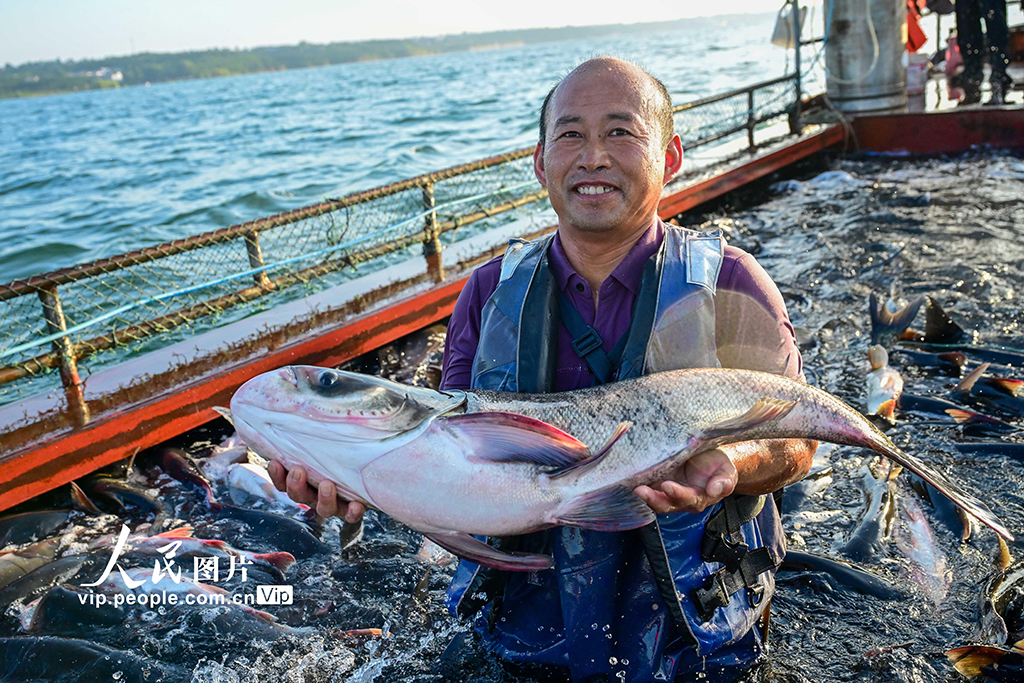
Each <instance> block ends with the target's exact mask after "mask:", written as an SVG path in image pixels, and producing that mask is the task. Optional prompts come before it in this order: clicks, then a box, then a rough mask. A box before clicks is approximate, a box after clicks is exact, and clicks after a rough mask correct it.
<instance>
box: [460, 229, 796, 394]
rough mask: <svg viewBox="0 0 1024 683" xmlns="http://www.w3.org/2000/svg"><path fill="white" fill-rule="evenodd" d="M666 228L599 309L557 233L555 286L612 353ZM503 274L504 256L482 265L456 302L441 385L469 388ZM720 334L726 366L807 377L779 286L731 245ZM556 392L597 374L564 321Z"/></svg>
mask: <svg viewBox="0 0 1024 683" xmlns="http://www.w3.org/2000/svg"><path fill="white" fill-rule="evenodd" d="M664 238H665V227H664V225H663V224H662V222H661V221H660V220H657V221H655V222H654V224H653V225H652V226H651V227H650V228H648V230H647V231H646V232H644V234H643V235H641V236H640V239H639V240H637V242H636V244H635V245H633V248H632V249H631V250H630V252H629V253H628V254H627V255H626V257H625V258H624V259H622V262H621V263H619V265H618V266H616V267H615V270H613V271H612V274H611V275H610V276H608V278H607V279H606V280H605V281H604V282H603V283H602V284H601V288H600V290H599V292H598V295H599V296H598V303H597V309H596V310H595V308H594V297H593V295H592V291H591V288H590V285H589V284H588V283H587V281H586V280H584V279H583V278H582V277H581V276H580V275H579V273H577V272H576V271H575V270H574V269H573V267H572V265H570V263H569V259H568V257H567V256H566V255H565V250H564V249H563V248H562V242H561V239H560V238H559V236H558V235H557V234H556V235H555V239H554V241H553V242H552V244H551V249H550V251H549V254H548V265H549V267H550V269H551V273H552V276H553V277H554V280H555V285H556V286H557V287H558V288H559V290H561V292H562V293H563V294H564V295H565V296H566V297H567V298H568V299H569V300H570V301H571V302H572V303H573V305H574V306H575V307H576V310H578V311H579V312H580V315H581V316H582V317H583V320H584V321H585V322H586V323H587V324H588V325H591V326H592V327H593V328H594V329H595V330H597V333H598V334H599V335H601V339H602V341H603V342H604V345H603V347H604V350H605V351H606V352H607V351H610V350H611V349H612V347H614V346H615V344H616V342H618V341H619V338H620V337H621V336H622V335H624V334H626V333H627V332H628V331H629V325H630V318H631V317H632V310H633V301H634V300H635V299H636V296H637V292H638V291H639V290H640V280H641V278H642V276H643V270H644V263H646V261H647V259H648V258H650V257H651V256H652V255H654V254H655V253H656V252H657V251H658V249H659V248H660V247H661V243H662V241H663V240H664ZM500 276H501V257H498V258H495V259H492V260H491V261H488V262H487V263H485V264H484V265H482V266H480V267H479V268H477V269H476V270H475V271H474V272H473V274H472V275H471V276H470V278H469V282H467V283H466V287H465V288H464V289H463V290H462V293H461V294H460V295H459V300H458V301H457V302H456V304H455V310H454V311H453V312H452V317H451V321H450V322H449V324H448V336H447V339H446V343H445V350H444V366H443V372H442V379H441V388H442V389H468V388H469V387H470V382H471V381H472V369H473V357H474V356H475V355H476V347H477V343H478V341H479V339H480V313H481V310H482V309H483V306H484V304H485V303H486V302H487V300H488V299H489V298H490V296H491V294H492V293H494V290H495V288H496V287H497V286H498V279H499V277H500ZM715 337H716V344H717V348H718V359H719V361H720V362H721V364H722V367H726V368H737V369H748V370H762V371H765V372H771V373H774V374H777V375H786V376H787V377H791V378H794V379H802V378H803V374H802V368H801V361H800V351H799V347H798V346H797V343H796V335H795V333H794V332H793V326H792V324H791V323H790V321H789V314H788V313H787V312H786V304H785V302H784V301H783V300H782V295H781V294H780V293H779V289H778V287H776V286H775V283H774V282H773V281H772V279H771V278H770V277H769V276H768V273H766V272H765V271H764V269H763V268H762V267H761V266H760V265H759V264H758V263H757V261H755V260H754V257H753V256H751V255H750V254H748V253H746V252H745V251H743V250H742V249H737V248H736V247H730V246H727V247H726V248H725V258H724V261H723V263H722V269H721V271H720V272H719V275H718V286H717V291H716V293H715ZM557 353H558V356H557V361H556V368H557V369H556V372H555V378H554V387H553V389H554V390H555V391H569V390H572V389H582V388H585V387H589V386H592V385H593V384H594V382H595V380H594V376H593V375H592V374H591V372H590V368H588V367H587V364H586V362H585V361H583V360H582V359H581V358H580V357H579V356H577V355H576V352H575V351H573V348H572V337H571V336H570V334H569V331H568V330H567V329H566V328H565V325H562V324H560V325H559V333H558V349H557Z"/></svg>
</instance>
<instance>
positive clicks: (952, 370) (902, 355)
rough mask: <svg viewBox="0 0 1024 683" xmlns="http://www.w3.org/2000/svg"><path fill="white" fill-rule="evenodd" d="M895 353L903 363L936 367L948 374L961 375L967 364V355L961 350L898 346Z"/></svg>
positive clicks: (922, 366)
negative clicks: (932, 350)
mask: <svg viewBox="0 0 1024 683" xmlns="http://www.w3.org/2000/svg"><path fill="white" fill-rule="evenodd" d="M893 354H895V357H896V358H897V359H898V360H900V362H901V364H902V365H915V366H917V367H919V368H935V369H937V370H942V371H943V372H945V373H946V374H949V375H952V376H954V377H959V376H960V374H961V372H963V367H964V366H965V365H967V356H965V355H964V354H963V353H961V352H960V351H947V352H945V353H928V352H926V351H915V350H914V349H905V348H902V347H899V346H897V347H896V348H894V349H893Z"/></svg>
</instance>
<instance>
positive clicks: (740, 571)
mask: <svg viewBox="0 0 1024 683" xmlns="http://www.w3.org/2000/svg"><path fill="white" fill-rule="evenodd" d="M764 502H765V499H764V496H738V495H737V496H729V497H728V498H726V499H725V500H724V501H722V507H721V508H720V509H719V510H718V511H717V512H715V514H713V515H711V517H710V518H709V519H708V521H707V524H706V525H705V527H704V538H703V539H702V540H701V547H700V555H701V558H702V559H703V560H704V561H705V562H719V563H721V564H722V565H724V566H723V567H722V568H721V569H719V570H718V571H716V572H715V573H713V574H712V575H711V576H709V577H708V578H707V579H706V580H705V581H704V585H703V586H699V587H697V588H695V589H694V590H693V591H692V592H691V598H692V599H693V603H694V605H695V606H696V607H697V613H698V614H699V615H700V618H701V619H703V620H704V621H707V620H709V619H711V617H712V616H714V613H715V610H716V609H718V608H719V607H724V606H726V605H728V604H729V599H730V598H731V597H732V596H733V595H734V594H735V593H736V592H737V591H739V590H740V589H741V588H746V589H747V594H748V596H749V600H750V606H751V607H757V606H758V605H759V604H761V599H762V598H763V597H764V588H763V586H761V584H760V583H758V577H759V576H760V575H761V574H763V573H764V572H767V571H770V570H773V569H776V568H777V567H778V566H779V565H780V564H782V558H781V557H776V556H775V553H774V552H773V551H772V549H771V548H768V547H763V548H757V549H756V550H751V549H750V547H749V546H748V545H747V544H746V543H744V542H743V536H742V534H741V533H740V527H742V526H743V525H744V524H746V523H748V522H750V521H752V520H753V519H754V518H755V517H757V515H758V514H760V512H761V510H762V509H763V508H764Z"/></svg>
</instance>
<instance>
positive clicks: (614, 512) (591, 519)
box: [554, 484, 654, 531]
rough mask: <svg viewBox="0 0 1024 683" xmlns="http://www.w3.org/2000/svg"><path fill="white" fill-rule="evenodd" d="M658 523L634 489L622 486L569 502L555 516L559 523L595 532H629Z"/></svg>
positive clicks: (611, 487)
mask: <svg viewBox="0 0 1024 683" xmlns="http://www.w3.org/2000/svg"><path fill="white" fill-rule="evenodd" d="M653 521H654V512H653V511H652V510H651V508H649V507H647V504H646V503H644V501H643V500H641V499H640V497H639V496H637V495H636V494H635V493H633V489H631V488H629V487H628V486H623V485H622V484H615V485H614V486H609V487H607V488H603V489H598V490H597V491H591V492H590V493H585V494H583V495H582V496H577V497H576V498H573V499H571V500H568V501H566V502H565V503H563V504H562V506H561V507H559V509H558V510H557V511H556V512H555V514H554V522H555V523H556V524H564V525H567V526H578V527H580V528H583V529H593V530H595V531H628V530H629V529H636V528H638V527H642V526H644V525H646V524H650V523H651V522H653Z"/></svg>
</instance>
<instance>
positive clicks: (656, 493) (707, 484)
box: [633, 448, 739, 514]
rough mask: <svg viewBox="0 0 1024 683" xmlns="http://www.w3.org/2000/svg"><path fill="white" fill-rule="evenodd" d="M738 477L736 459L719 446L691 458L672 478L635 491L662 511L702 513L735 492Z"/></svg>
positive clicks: (659, 512) (652, 507)
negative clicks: (733, 460)
mask: <svg viewBox="0 0 1024 683" xmlns="http://www.w3.org/2000/svg"><path fill="white" fill-rule="evenodd" d="M738 476H739V475H738V474H737V471H736V466H735V465H733V462H732V459H731V458H730V457H729V456H728V455H727V454H726V453H725V452H724V451H721V450H719V449H717V448H715V449H712V450H710V451H704V452H702V453H698V454H697V455H695V456H693V457H692V458H690V459H689V460H687V461H686V462H685V463H683V465H682V467H680V468H679V469H677V470H676V471H675V473H674V474H673V476H672V477H671V478H669V479H667V480H665V481H662V482H658V483H657V484H652V485H651V486H637V487H636V488H635V489H633V492H634V493H636V495H638V496H640V498H642V499H643V501H644V502H645V503H647V505H648V506H650V508H651V509H652V510H654V511H655V512H657V513H658V514H665V513H668V512H702V511H703V510H705V509H706V508H707V507H709V506H711V505H714V504H715V503H717V502H718V501H720V500H722V499H723V498H725V497H726V496H729V495H730V494H732V492H733V491H734V490H735V489H736V481H737V479H738Z"/></svg>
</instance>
